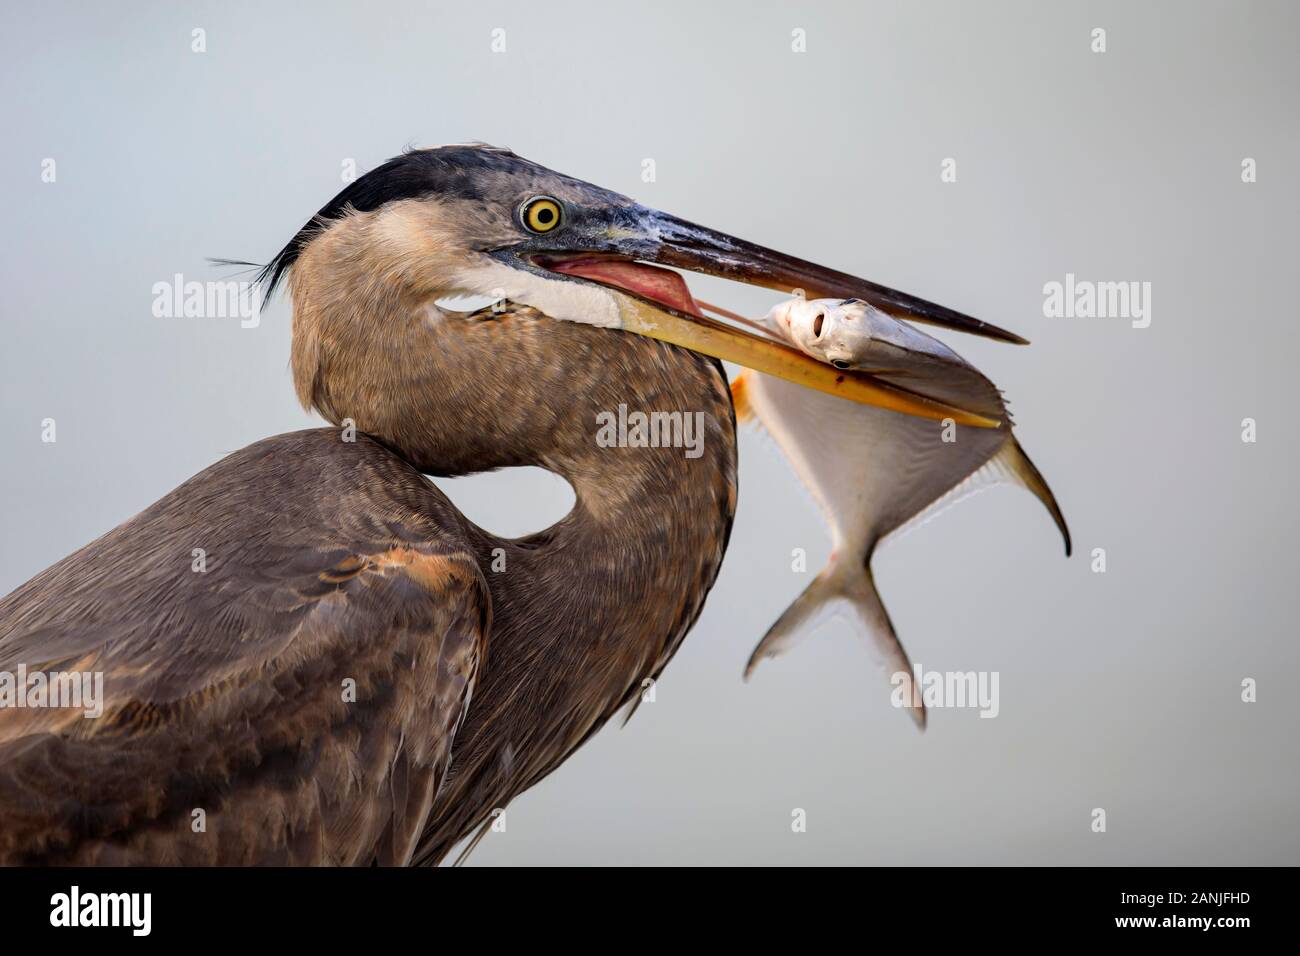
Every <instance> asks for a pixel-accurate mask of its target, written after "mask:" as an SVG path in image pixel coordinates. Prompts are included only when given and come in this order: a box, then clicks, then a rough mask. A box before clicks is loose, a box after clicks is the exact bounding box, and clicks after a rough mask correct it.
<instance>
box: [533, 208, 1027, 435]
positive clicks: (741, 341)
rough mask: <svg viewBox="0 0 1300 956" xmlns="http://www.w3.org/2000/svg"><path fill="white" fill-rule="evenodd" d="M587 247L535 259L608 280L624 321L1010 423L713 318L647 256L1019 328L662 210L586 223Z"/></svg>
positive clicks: (877, 398)
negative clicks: (821, 359) (842, 366)
mask: <svg viewBox="0 0 1300 956" xmlns="http://www.w3.org/2000/svg"><path fill="white" fill-rule="evenodd" d="M582 233H583V239H582V240H581V241H583V242H584V244H585V245H586V246H587V250H588V251H586V252H582V253H570V252H559V251H558V250H557V251H556V253H555V254H552V253H551V252H547V253H544V254H540V255H534V256H533V259H532V261H533V263H534V264H535V265H536V266H539V267H541V268H543V269H545V270H547V271H550V272H553V273H560V274H562V275H567V276H570V277H574V278H580V279H585V280H587V281H589V282H595V283H599V284H601V285H603V286H605V287H607V288H608V289H609V290H610V292H611V294H612V295H613V296H614V299H615V302H616V304H617V306H618V309H619V313H620V320H621V328H623V329H624V330H625V331H628V332H634V333H636V334H638V335H644V336H647V337H649V338H654V339H659V340H661V341H664V342H669V343H671V344H673V345H678V346H681V347H683V348H687V349H690V350H692V351H694V352H700V353H702V354H704V355H710V356H713V357H714V358H718V359H722V360H724V361H728V362H734V363H736V364H737V365H743V366H745V367H747V368H751V369H754V370H755V371H758V372H762V373H764V374H766V375H773V376H776V377H777V378H783V379H786V380H787V381H791V382H794V383H796V384H799V385H803V386H805V387H807V388H812V389H815V390H817V391H821V392H825V393H827V394H830V395H836V396H839V397H841V398H845V399H848V400H849V401H855V402H860V403H863V404H866V405H874V406H877V407H879V408H886V409H890V410H892V411H896V412H901V413H903V414H906V415H913V416H916V417H919V418H928V419H932V420H935V421H942V420H944V419H952V420H953V421H954V422H956V423H957V424H959V425H970V426H976V427H981V428H997V427H999V426H1000V424H1001V423H1000V422H999V421H998V420H997V419H994V418H989V417H987V416H985V415H982V414H979V413H978V412H975V411H971V410H968V409H963V408H958V407H956V406H954V405H950V404H948V403H946V402H943V401H940V400H938V399H934V398H930V397H927V396H925V395H923V394H919V393H917V392H913V391H910V390H908V389H905V388H902V387H900V386H898V385H896V384H893V383H890V382H886V381H883V380H881V379H879V378H876V377H874V376H872V375H870V374H868V373H865V372H856V371H848V370H841V369H836V368H834V367H832V366H830V365H827V364H825V363H823V362H819V361H817V360H816V359H814V358H811V357H810V356H808V355H805V354H804V353H803V352H800V351H798V350H797V349H794V348H791V347H789V346H788V345H785V344H784V343H781V342H778V341H776V340H774V339H771V338H766V337H761V336H757V335H753V334H751V333H749V332H746V331H745V330H743V329H741V328H738V327H736V326H732V325H728V324H725V323H723V322H720V321H718V320H716V319H712V318H709V317H707V316H705V315H704V314H703V313H702V312H701V310H700V307H699V306H698V305H697V304H696V302H695V300H694V299H693V298H692V296H691V293H690V291H689V290H688V289H687V287H686V283H685V281H684V280H683V279H682V277H681V276H680V275H679V274H678V273H676V272H673V271H671V270H670V269H663V268H657V267H656V266H652V265H648V264H647V263H657V264H659V265H664V266H671V267H674V268H678V269H684V270H689V271H691V272H699V273H702V274H705V275H713V276H720V277H723V278H727V279H732V280H735V281H738V282H744V283H747V284H750V285H758V286H762V287H765V288H769V289H776V290H780V291H782V292H784V293H786V294H787V295H795V294H802V295H804V296H806V297H807V298H841V299H847V298H857V299H862V300H864V301H867V302H870V303H872V304H873V305H876V306H877V307H878V308H880V309H882V310H884V311H887V312H889V313H891V314H893V315H895V316H896V317H899V318H905V319H912V320H914V321H918V322H927V323H930V324H934V325H941V326H943V327H945V328H950V329H957V330H960V331H963V332H973V333H975V334H978V335H984V336H987V337H990V338H997V339H1001V340H1003V341H1008V342H1023V341H1024V340H1023V339H1021V338H1020V337H1019V336H1016V335H1014V334H1012V333H1010V332H1006V331H1004V330H1002V329H999V328H997V327H996V326H992V325H988V324H987V323H984V322H980V321H979V320H977V319H973V318H970V317H969V316H965V315H962V314H961V313H959V312H953V311H952V310H950V309H946V308H944V307H943V306H939V305H935V304H933V303H930V302H926V301H925V300H923V299H918V298H915V297H914V296H909V295H907V294H905V293H902V292H896V291H894V290H892V289H887V288H885V287H883V286H879V285H876V284H875V283H871V282H867V281H865V280H863V279H856V278H854V277H852V276H849V275H845V274H844V273H841V272H835V271H833V270H831V269H826V268H824V267H822V266H818V265H815V264H814V263H810V262H805V261H803V260H801V259H796V258H794V257H793V256H787V255H784V254H782V253H779V252H775V251H773V250H771V249H765V248H763V247H762V246H757V245H754V244H752V243H748V242H745V241H743V240H740V239H735V238H733V237H731V236H728V235H726V234H724V233H720V232H716V231H714V230H712V229H707V228H705V227H703V226H697V225H695V224H693V223H689V222H685V221H683V220H681V219H677V218H675V217H673V216H668V215H666V214H664V213H660V212H658V211H656V210H653V209H647V208H645V207H641V206H633V207H631V208H627V209H621V210H618V211H617V215H616V216H615V218H614V219H612V220H611V221H606V222H604V223H602V224H599V225H597V224H595V223H592V224H589V225H588V228H587V229H585V230H582Z"/></svg>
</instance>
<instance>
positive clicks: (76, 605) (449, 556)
mask: <svg viewBox="0 0 1300 956" xmlns="http://www.w3.org/2000/svg"><path fill="white" fill-rule="evenodd" d="M646 263H657V264H659V266H660V267H662V266H667V267H674V268H680V269H685V270H688V271H695V272H701V273H707V274H711V275H715V276H723V277H726V278H729V279H735V280H740V281H743V282H747V283H752V284H757V285H762V286H766V287H769V288H774V289H783V290H785V291H787V292H789V291H790V290H792V289H795V288H798V289H802V290H804V291H805V292H806V293H807V294H808V295H810V296H818V295H820V296H835V297H856V298H859V299H863V300H866V301H868V302H870V303H872V304H874V305H876V306H879V307H880V308H881V309H883V310H885V311H887V312H888V313H890V314H892V315H895V316H898V317H901V318H905V319H913V320H916V321H920V322H928V323H933V324H936V325H940V326H945V327H948V328H952V329H959V330H962V331H966V332H974V333H978V334H982V335H985V336H990V337H993V338H998V339H1002V340H1006V341H1020V340H1019V339H1018V338H1017V337H1016V336H1014V335H1012V334H1010V333H1007V332H1004V331H1002V330H1000V329H997V328H995V327H993V326H990V325H986V324H984V323H982V322H979V321H976V320H974V319H971V318H968V317H967V316H964V315H961V314H959V313H956V312H953V311H951V310H948V309H945V308H942V307H940V306H937V305H933V304H931V303H929V302H925V301H923V300H921V299H917V298H914V297H912V296H909V295H905V294H902V293H899V292H895V291H892V290H890V289H886V288H883V287H881V286H877V285H874V284H872V283H869V282H866V281H863V280H860V279H855V278H853V277H851V276H848V275H845V274H842V273H839V272H835V271H832V270H829V269H825V268H822V267H820V266H816V265H813V264H811V263H808V262H803V261H801V260H798V259H794V258H791V257H789V256H785V255H781V254H778V253H775V252H773V251H771V250H768V249H765V248H762V247H759V246H756V245H752V244H750V243H747V242H743V241H741V240H738V239H734V238H732V237H729V236H726V235H723V234H721V233H718V232H714V231H712V230H709V229H705V228H703V227H700V226H696V225H693V224H691V223H688V222H685V221H683V220H681V219H677V218H674V217H672V216H669V215H665V214H663V213H660V212H657V211H654V210H651V209H648V208H646V207H644V206H641V205H638V204H637V203H635V202H633V201H631V200H630V199H627V198H626V197H624V196H621V195H617V194H615V193H613V192H609V191H607V190H604V189H600V188H597V187H595V186H592V185H589V184H587V183H584V182H581V181H579V180H576V179H572V178H570V177H568V176H563V175H560V174H557V173H554V172H552V171H550V170H547V169H544V168H542V167H541V166H538V165H536V164H535V163H532V162H529V161H527V160H525V159H522V158H520V157H518V156H516V155H514V154H513V153H511V152H509V151H506V150H502V149H497V148H492V147H487V146H481V145H468V146H450V147H441V148H437V149H429V150H418V151H412V152H408V153H406V154H405V155H402V156H399V157H397V158H395V159H393V160H391V161H390V162H387V163H385V164H384V165H382V166H380V167H379V168H377V169H375V170H374V171H372V172H370V173H369V174H367V175H365V176H362V177H361V178H359V179H357V180H356V181H355V182H353V183H352V184H350V185H349V186H347V188H345V189H344V190H343V191H342V192H341V193H339V195H338V196H336V197H335V198H334V199H333V200H332V201H331V202H329V203H328V204H327V205H326V206H325V207H324V208H323V209H321V210H320V212H319V213H318V214H317V215H316V216H314V217H313V218H312V219H311V221H310V222H309V223H307V225H305V226H304V227H303V228H302V229H301V230H300V231H299V232H298V233H297V235H295V236H294V238H293V239H292V240H291V241H290V242H289V244H288V245H287V246H286V247H285V248H284V249H283V250H282V251H281V252H280V253H279V254H278V255H277V256H276V257H275V258H274V260H273V261H272V262H271V263H270V264H269V265H268V266H267V267H266V269H265V271H264V273H263V275H262V278H263V280H264V283H265V288H266V289H267V290H268V291H270V290H273V289H274V288H275V286H276V284H277V283H278V282H280V280H282V279H285V278H287V279H288V281H289V285H290V288H291V293H292V300H293V363H292V364H293V377H294V382H295V385H296V388H297V392H298V396H299V398H300V399H301V400H302V402H303V404H304V405H305V406H307V407H309V408H314V409H316V410H317V411H318V412H319V413H320V414H321V415H322V416H324V418H325V419H327V420H328V421H329V422H331V423H333V424H334V425H335V426H345V427H344V428H342V429H341V428H338V427H335V428H322V429H316V430H310V431H302V432H296V433H292V434H287V435H280V436H277V437H275V438H269V439H266V440H265V441H260V442H258V443H256V444H254V445H251V446H249V447H248V448H245V449H243V450H242V451H239V452H236V453H235V454H233V455H231V456H229V457H228V458H226V459H224V460H222V461H220V462H218V463H217V464H215V465H213V466H212V467H210V468H208V469H206V470H205V471H203V472H201V473H200V474H198V475H196V476H195V477H193V478H191V479H190V480H189V481H187V482H185V483H184V484H183V485H181V486H180V487H179V488H177V489H176V490H174V491H173V492H171V493H170V494H168V495H167V496H166V497H164V498H163V499H162V500H160V501H158V502H157V503H155V504H153V505H151V506H150V507H148V508H147V509H145V510H144V511H143V512H141V513H140V514H139V515H137V516H136V517H134V518H132V519H131V520H129V521H127V522H126V523H124V524H122V525H120V526H119V527H117V528H115V529H114V530H112V531H110V532H108V533H107V534H105V535H104V536H103V537H101V538H99V539H98V540H96V541H95V542H93V543H91V544H89V545H87V546H86V547H84V548H82V549H81V550H80V551H78V552H76V553H75V554H72V555H70V556H69V557H67V558H65V559H64V560H62V561H60V562H59V563H57V564H56V565H54V566H53V567H51V568H49V569H47V570H46V571H44V572H42V573H41V574H39V575H37V576H36V577H35V578H33V579H32V580H30V581H28V582H27V583H26V584H24V585H22V586H21V587H19V588H18V589H17V590H16V591H14V592H13V593H12V594H10V595H9V596H8V597H6V598H5V599H4V600H3V601H0V670H5V671H8V672H14V671H15V670H16V669H17V668H19V667H20V666H21V667H22V668H23V669H25V671H26V672H27V673H29V674H30V673H37V672H41V673H90V672H93V673H102V674H103V680H104V683H103V688H104V701H103V713H102V716H100V717H99V718H98V719H94V720H91V719H85V718H84V717H83V715H82V714H81V713H80V712H77V711H71V710H68V709H60V708H26V709H12V708H10V709H5V710H3V711H0V861H3V862H6V863H87V864H103V863H161V864H170V863H184V864H207V863H349V864H352V863H372V862H378V863H383V864H402V863H409V862H416V863H433V862H436V861H439V860H441V859H442V858H443V857H444V856H445V855H446V854H447V853H448V851H449V850H450V849H451V848H452V847H453V846H454V845H455V844H456V843H457V842H458V841H460V840H462V839H463V838H465V837H467V836H469V835H472V834H473V833H475V831H476V830H478V829H480V828H481V827H482V826H483V824H484V823H485V821H488V820H489V819H490V815H491V814H492V812H493V810H494V809H495V808H499V807H504V806H505V805H506V804H507V803H508V802H509V801H510V800H511V799H512V798H513V797H514V796H516V795H517V794H519V793H520V792H522V791H524V790H525V789H527V788H528V787H530V786H532V785H533V784H534V783H536V782H537V781H538V780H540V779H541V778H542V777H544V776H545V775H546V774H548V773H549V772H550V771H551V770H553V769H554V768H555V767H556V766H557V765H558V764H559V763H560V762H561V761H563V760H564V759H565V757H567V756H568V755H569V754H570V753H572V752H573V750H574V749H575V748H576V747H578V746H579V745H580V744H582V743H583V741H585V740H586V739H587V738H588V737H590V736H591V735H592V734H593V733H594V732H595V731H596V730H598V729H599V728H600V727H601V726H602V725H603V724H604V723H605V722H606V721H607V720H608V719H609V718H610V716H611V715H613V714H615V713H616V712H617V711H618V709H619V708H620V707H622V706H624V705H632V706H634V705H635V702H636V700H637V692H638V690H639V689H640V688H641V686H642V683H643V681H645V680H646V679H647V678H654V677H655V676H656V675H658V674H659V672H660V671H661V670H662V669H663V667H664V666H665V664H667V662H668V661H669V659H670V658H671V657H672V656H673V653H674V651H675V650H676V649H677V647H678V645H679V643H680V642H681V640H682V637H683V636H684V635H685V633H686V632H687V630H689V628H690V627H691V625H692V623H693V622H694V621H695V619H696V617H697V615H698V614H699V612H700V608H701V605H702V604H703V601H704V597H705V595H706V594H707V592H708V591H709V589H710V587H711V586H712V584H713V581H714V578H715V576H716V574H717V572H718V567H719V564H720V562H721V561H722V556H723V551H724V550H725V548H726V545H727V538H728V534H729V532H730V529H731V523H732V515H733V513H734V510H735V506H736V444H735V418H734V412H733V406H732V399H731V396H730V394H729V391H728V386H727V380H726V377H725V374H724V372H723V368H722V365H721V362H720V361H719V359H728V360H732V361H736V362H739V363H741V364H744V365H747V366H750V367H752V368H756V369H758V370H759V371H762V372H765V373H768V374H770V375H775V376H779V377H781V378H785V379H788V380H790V381H794V382H796V383H798V384H801V385H804V386H807V387H811V388H814V389H818V390H821V391H825V392H828V393H830V394H836V395H841V396H843V397H845V398H848V399H851V400H855V401H859V402H865V403H870V404H873V405H879V406H882V407H886V408H890V409H893V410H895V411H898V412H902V413H906V414H911V415H917V416H922V417H926V418H932V419H943V418H952V419H954V420H955V421H958V422H961V423H963V424H968V425H975V426H983V427H987V426H996V425H997V424H998V423H997V422H996V421H991V420H989V419H988V418H986V417H984V416H982V415H981V414H979V413H978V412H973V411H969V410H967V409H963V408H960V407H956V406H954V405H950V404H946V403H945V402H943V401H940V400H936V399H933V398H927V397H925V393H926V387H927V382H926V380H925V378H924V376H921V377H919V378H917V379H916V380H915V381H914V382H913V383H911V385H910V387H909V388H907V389H904V388H901V387H899V386H898V385H897V384H889V383H887V382H884V381H882V380H879V379H875V378H872V377H871V376H869V375H864V374H858V373H855V372H851V371H841V370H837V369H835V368H832V367H831V366H830V365H827V364H823V363H819V362H817V361H814V360H813V359H811V358H809V357H807V356H805V355H802V354H800V353H798V352H796V351H794V350H792V349H790V348H788V347H786V346H783V345H781V344H778V343H775V342H773V341H771V340H768V339H764V338H762V337H756V336H753V335H748V334H746V333H744V332H743V331H740V330H738V329H735V328H733V327H730V326H726V325H723V324H719V323H718V322H716V321H713V320H709V319H706V318H705V317H704V316H703V315H702V313H701V312H700V310H699V308H698V307H697V305H696V303H695V301H694V300H693V299H692V297H691V294H690V292H689V291H688V290H687V288H686V286H685V284H684V283H683V281H682V279H681V277H680V276H679V275H678V274H677V273H676V272H674V271H671V269H664V268H658V267H654V266H650V265H647V264H646ZM458 294H471V295H491V296H495V297H499V298H502V299H503V301H502V303H501V304H499V305H498V306H496V307H493V308H489V309H484V310H482V311H478V312H473V313H457V312H449V311H447V310H445V309H442V308H440V307H439V306H438V305H437V303H438V302H439V300H441V299H444V298H445V297H447V296H451V295H458ZM629 333H631V334H629ZM939 391H941V390H939ZM937 393H938V392H936V394H937ZM620 405H625V406H627V407H629V408H633V409H642V410H649V409H659V410H680V411H699V412H702V413H703V421H704V423H705V433H704V436H703V439H704V440H703V442H702V449H703V451H702V454H701V455H700V456H699V457H695V458H691V457H687V456H684V455H683V454H682V453H681V450H680V449H674V448H670V447H654V446H639V445H633V446H629V447H605V446H604V445H602V444H598V443H597V442H595V441H594V440H593V434H594V432H595V430H596V422H597V416H598V415H599V414H600V413H601V412H607V411H609V410H611V409H616V408H618V407H620ZM353 423H354V424H355V429H356V435H355V440H348V438H349V437H350V436H349V435H348V434H347V431H348V428H349V427H350V426H351V424H353ZM517 465H534V466H539V467H542V468H545V469H548V470H550V471H552V472H554V473H556V474H558V475H561V476H563V477H564V478H565V479H567V480H568V482H569V483H570V484H571V485H572V487H573V489H574V492H575V495H576V503H575V505H574V507H573V509H572V511H571V513H570V514H568V515H567V516H566V517H565V518H564V519H562V520H561V521H559V522H558V523H556V524H555V525H554V526H552V527H550V528H548V529H546V530H545V531H542V532H539V533H537V534H533V535H529V536H527V537H524V538H520V539H515V540H504V539H501V538H497V537H494V536H493V535H491V534H489V533H487V532H485V531H483V530H481V529H480V528H478V527H476V526H475V525H474V524H473V523H471V522H470V521H469V520H467V519H466V518H465V517H464V516H463V515H461V514H460V513H459V512H458V511H457V510H456V509H455V508H454V507H453V506H452V505H451V503H450V502H449V501H448V500H447V498H446V497H445V496H444V495H443V494H442V493H440V491H439V490H438V489H437V488H436V487H435V486H434V485H433V484H432V483H431V482H430V481H429V480H428V478H426V477H425V475H426V474H431V475H438V476H451V475H464V474H470V473H474V472H481V471H485V470H489V469H495V468H502V467H507V466H517ZM195 548H202V549H203V550H204V552H205V553H206V556H207V558H206V568H205V570H204V571H203V573H196V572H195V571H194V570H193V568H192V563H191V557H190V556H191V553H192V550H193V549H195ZM200 812H201V816H202V820H203V826H201V827H200V826H197V825H196V824H195V821H196V820H197V819H199V814H200Z"/></svg>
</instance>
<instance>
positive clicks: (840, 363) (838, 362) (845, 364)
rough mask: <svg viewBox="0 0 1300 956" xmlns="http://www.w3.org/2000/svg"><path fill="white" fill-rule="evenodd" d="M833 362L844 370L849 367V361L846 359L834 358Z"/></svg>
mask: <svg viewBox="0 0 1300 956" xmlns="http://www.w3.org/2000/svg"><path fill="white" fill-rule="evenodd" d="M831 364H832V365H834V366H835V367H836V368H838V369H840V370H844V369H846V368H848V367H849V363H848V362H846V361H844V359H834V360H833V361H832V362H831Z"/></svg>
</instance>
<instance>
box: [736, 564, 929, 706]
mask: <svg viewBox="0 0 1300 956" xmlns="http://www.w3.org/2000/svg"><path fill="white" fill-rule="evenodd" d="M870 560H871V555H870V552H868V554H867V556H866V558H865V559H864V560H863V561H862V563H861V564H858V563H857V562H856V560H853V561H849V562H843V563H841V562H836V561H832V562H831V564H830V565H828V566H827V567H826V568H825V569H824V570H823V571H822V572H821V574H819V575H817V577H816V578H814V579H813V582H812V584H810V585H808V587H807V588H805V589H804V591H803V593H802V594H800V595H799V596H798V597H797V598H795V599H794V603H793V604H791V605H790V606H789V607H788V608H786V609H785V613H783V614H782V615H781V616H780V617H779V618H778V619H777V622H776V623H775V624H773V625H772V627H771V628H770V629H769V630H768V632H767V634H765V635H764V636H763V639H762V640H761V641H759V642H758V646H757V647H755V648H754V652H753V653H752V654H750V655H749V663H748V664H747V665H745V679H746V680H748V679H749V676H750V675H751V674H753V673H754V668H755V667H757V666H758V662H759V661H761V660H765V659H766V658H769V657H776V656H777V655H779V654H783V653H785V652H786V651H787V650H789V649H790V648H791V647H793V646H794V645H795V644H797V643H798V642H799V641H800V640H801V639H802V638H804V637H806V636H807V635H808V634H810V633H812V632H813V631H814V630H816V629H817V627H818V625H820V624H822V623H823V622H824V621H825V620H826V619H827V618H828V617H831V616H843V617H844V618H846V619H847V620H849V622H850V623H851V624H852V626H853V627H854V629H855V630H856V631H857V632H858V633H859V634H860V635H861V636H863V637H865V638H866V639H867V642H868V644H869V645H870V646H871V647H872V649H873V650H874V651H875V653H876V654H878V655H879V656H880V659H881V662H882V663H883V665H884V668H885V673H886V674H887V675H890V676H891V677H892V675H894V674H896V673H898V672H900V671H901V672H903V673H907V674H911V672H912V664H911V662H910V661H909V660H908V659H907V652H906V651H905V650H903V645H902V644H901V643H900V642H899V640H898V635H897V634H895V633H894V625H893V624H892V623H891V622H890V620H889V612H888V611H886V610H885V605H884V604H883V603H882V602H881V600H880V595H879V594H878V593H877V592H876V582H875V581H874V580H873V578H872V576H871V568H870V564H869V562H870ZM907 696H911V695H907ZM914 703H915V706H912V703H911V702H909V703H908V704H905V705H904V706H905V708H906V709H907V710H908V712H909V713H910V714H911V715H912V719H913V720H914V721H916V725H917V727H918V728H920V729H921V730H924V729H925V705H924V704H923V703H921V701H920V700H919V699H918V700H916V701H915V702H914Z"/></svg>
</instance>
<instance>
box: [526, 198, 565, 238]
mask: <svg viewBox="0 0 1300 956" xmlns="http://www.w3.org/2000/svg"><path fill="white" fill-rule="evenodd" d="M523 220H524V225H525V226H527V227H528V228H529V230H531V231H532V232H550V231H551V230H552V229H554V228H555V227H556V226H558V225H559V224H560V204H559V203H557V202H556V201H555V200H554V199H551V198H549V197H548V196H538V197H537V198H536V199H530V200H528V204H527V205H526V206H524V215H523Z"/></svg>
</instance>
